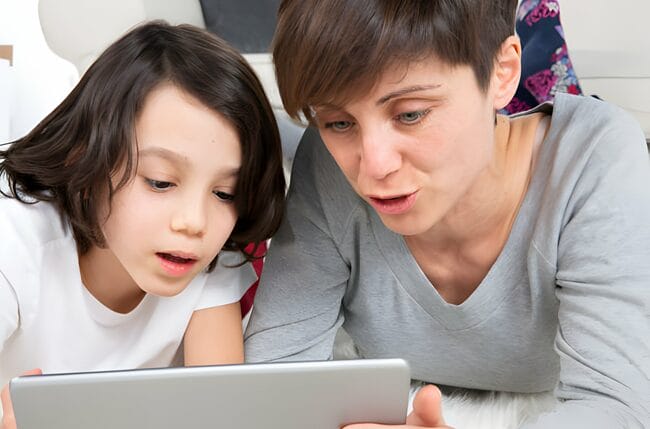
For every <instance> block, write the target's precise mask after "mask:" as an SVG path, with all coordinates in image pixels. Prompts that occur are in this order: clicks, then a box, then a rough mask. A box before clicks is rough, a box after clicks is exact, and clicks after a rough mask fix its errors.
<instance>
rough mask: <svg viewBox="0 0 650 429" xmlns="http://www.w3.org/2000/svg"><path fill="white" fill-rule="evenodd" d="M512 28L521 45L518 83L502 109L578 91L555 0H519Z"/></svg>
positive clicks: (518, 108)
mask: <svg viewBox="0 0 650 429" xmlns="http://www.w3.org/2000/svg"><path fill="white" fill-rule="evenodd" d="M516 29H517V34H518V35H519V38H520V39H521V45H522V73H521V81H520V83H519V87H518V88H517V93H516V94H515V96H514V98H513V99H512V101H511V102H510V104H508V105H507V106H506V107H505V109H504V113H517V112H521V111H524V110H528V109H530V108H532V107H535V106H537V105H538V104H540V103H543V102H545V101H549V100H552V99H553V97H554V96H555V94H556V93H558V92H566V93H570V94H582V90H581V89H580V84H579V83H578V78H577V76H576V74H575V71H574V69H573V65H572V64H571V60H570V59H569V52H568V49H567V45H566V42H565V40H564V32H563V30H562V25H561V23H560V4H559V3H558V1H557V0H523V1H522V2H521V3H520V5H519V8H518V10H517V21H516Z"/></svg>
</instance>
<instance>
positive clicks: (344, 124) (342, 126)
mask: <svg viewBox="0 0 650 429" xmlns="http://www.w3.org/2000/svg"><path fill="white" fill-rule="evenodd" d="M351 126H352V122H350V121H333V122H327V123H325V128H331V129H332V130H334V131H338V132H341V131H347V130H348V129H349V128H350V127H351Z"/></svg>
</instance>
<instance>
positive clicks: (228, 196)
mask: <svg viewBox="0 0 650 429" xmlns="http://www.w3.org/2000/svg"><path fill="white" fill-rule="evenodd" d="M214 195H216V197H217V198H219V199H220V200H222V201H226V202H230V201H233V200H234V199H235V196H234V195H232V194H229V193H227V192H223V191H214Z"/></svg>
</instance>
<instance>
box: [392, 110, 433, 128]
mask: <svg viewBox="0 0 650 429" xmlns="http://www.w3.org/2000/svg"><path fill="white" fill-rule="evenodd" d="M427 113H429V111H428V110H416V111H414V112H405V113H400V114H399V115H397V119H398V120H399V121H400V122H401V123H403V124H406V125H411V124H415V123H418V122H419V121H420V120H421V119H422V118H424V117H425V116H426V114H427Z"/></svg>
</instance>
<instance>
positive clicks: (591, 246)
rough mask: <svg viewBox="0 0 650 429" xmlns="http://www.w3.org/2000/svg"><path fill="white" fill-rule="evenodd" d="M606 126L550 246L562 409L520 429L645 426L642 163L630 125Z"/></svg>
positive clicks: (649, 188) (648, 297)
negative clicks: (554, 252) (553, 246)
mask: <svg viewBox="0 0 650 429" xmlns="http://www.w3.org/2000/svg"><path fill="white" fill-rule="evenodd" d="M614 119H616V121H613V120H612V122H613V124H612V125H611V126H610V128H609V129H608V130H606V131H604V132H603V133H601V135H600V136H596V137H594V138H598V139H599V140H600V141H598V142H597V143H596V146H595V147H594V149H593V152H592V153H591V155H590V156H589V158H588V160H587V161H586V165H585V167H584V169H583V172H582V174H581V176H580V178H579V179H578V181H577V182H575V184H574V186H573V188H572V189H571V197H570V199H569V200H568V201H569V202H568V207H567V210H566V215H565V219H564V220H563V222H564V226H563V229H562V233H561V237H560V241H559V243H558V250H557V251H558V257H557V274H556V282H557V288H556V296H557V298H558V301H559V312H558V322H559V323H558V330H557V334H556V339H555V348H556V351H557V353H558V355H559V357H560V379H559V384H558V386H557V388H556V395H557V397H558V399H559V400H560V404H559V405H558V406H557V407H556V409H555V410H554V411H553V412H552V413H548V414H545V415H542V416H541V417H540V418H539V419H538V420H537V421H536V422H532V423H530V424H528V425H524V426H523V427H524V428H526V429H542V428H555V429H564V428H566V429H569V428H577V427H585V428H590V429H624V428H625V429H632V428H635V429H641V428H650V223H649V222H648V221H649V219H650V217H649V216H650V165H649V161H648V152H647V148H646V146H645V142H644V141H643V136H642V134H641V132H640V130H638V125H635V124H634V123H633V122H632V120H631V119H629V120H628V118H627V117H625V116H623V115H615V116H614ZM637 130H638V131H637ZM576 168H578V166H576Z"/></svg>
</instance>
